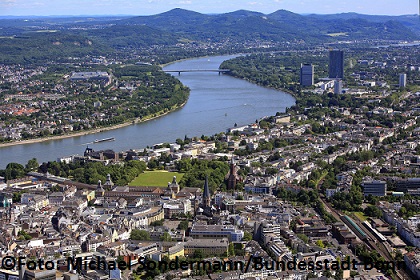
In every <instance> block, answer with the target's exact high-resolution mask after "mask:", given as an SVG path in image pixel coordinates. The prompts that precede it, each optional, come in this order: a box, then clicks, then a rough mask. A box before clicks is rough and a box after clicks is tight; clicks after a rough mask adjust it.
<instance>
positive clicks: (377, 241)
mask: <svg viewBox="0 0 420 280" xmlns="http://www.w3.org/2000/svg"><path fill="white" fill-rule="evenodd" d="M319 199H320V201H321V202H322V204H323V205H324V208H325V209H326V210H327V211H328V212H329V213H331V214H332V215H333V216H334V217H335V218H336V219H337V220H338V221H340V220H343V219H345V220H347V221H348V222H349V223H350V221H352V222H353V223H354V225H356V226H357V227H355V229H353V228H351V227H352V226H349V227H350V228H351V230H352V231H353V232H354V233H355V234H356V236H358V237H359V239H360V240H361V241H363V242H364V243H365V244H366V245H367V246H368V248H369V249H370V250H375V251H376V252H378V253H379V255H380V256H382V257H383V258H384V259H385V260H386V261H387V262H394V261H395V259H394V258H393V256H392V255H391V253H390V252H389V251H388V249H387V248H386V246H385V244H384V240H383V239H382V238H378V237H377V236H375V235H374V234H373V233H372V232H371V231H369V230H365V231H364V230H362V228H363V227H362V222H361V221H360V220H359V219H358V218H357V217H356V219H355V220H354V221H353V220H352V219H351V218H350V217H348V216H346V215H344V214H343V213H342V212H341V211H338V210H335V209H334V208H333V207H331V205H329V204H328V203H327V202H326V201H324V200H323V199H322V198H319ZM343 217H348V218H343ZM346 224H347V223H346ZM356 228H358V230H357V229H356ZM395 275H396V276H397V277H398V279H400V280H408V279H413V278H412V276H411V275H409V274H408V273H407V272H406V271H404V270H402V269H400V270H396V271H395Z"/></svg>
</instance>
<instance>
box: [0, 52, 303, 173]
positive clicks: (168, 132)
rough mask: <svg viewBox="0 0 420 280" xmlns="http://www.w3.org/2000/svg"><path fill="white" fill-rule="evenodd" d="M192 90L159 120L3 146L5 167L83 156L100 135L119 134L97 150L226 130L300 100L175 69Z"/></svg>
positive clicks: (189, 66) (211, 63) (212, 61)
mask: <svg viewBox="0 0 420 280" xmlns="http://www.w3.org/2000/svg"><path fill="white" fill-rule="evenodd" d="M233 57H235V56H215V57H208V58H197V59H190V60H185V61H181V62H176V63H173V64H170V65H168V66H166V67H165V68H164V70H204V69H218V68H219V66H220V64H221V63H222V62H223V61H225V60H228V59H231V58H233ZM173 75H174V76H176V77H177V78H178V79H179V80H180V81H181V82H182V83H183V84H184V85H186V86H188V87H189V88H190V89H191V93H190V98H189V100H188V102H187V103H186V104H185V106H184V107H183V108H181V109H178V110H177V111H175V112H172V113H170V114H168V115H165V116H162V117H160V118H157V119H154V120H150V121H147V122H144V123H138V124H133V125H130V126H126V127H123V128H119V129H115V130H109V131H104V132H100V133H96V134H90V135H84V136H76V137H71V138H66V139H59V140H50V141H45V142H41V143H34V144H25V145H15V146H9V147H3V148H0V168H5V167H6V165H7V164H8V163H9V162H18V163H21V164H25V163H26V162H27V161H28V160H29V159H31V158H34V157H35V158H37V159H38V162H40V163H41V162H44V161H51V160H56V159H57V158H59V157H63V156H69V155H75V154H79V155H81V154H83V152H84V150H85V148H86V146H87V143H91V142H93V141H95V139H103V138H108V137H115V141H113V142H102V143H96V144H89V147H91V148H93V149H94V150H101V149H113V150H114V151H125V150H128V149H143V148H145V147H146V146H151V145H153V144H156V143H162V142H175V140H176V139H177V138H182V139H183V138H184V136H185V135H187V136H188V137H193V136H201V135H203V134H204V135H213V134H215V133H219V132H224V131H226V129H227V128H229V127H233V125H234V124H235V123H237V124H238V125H239V126H240V125H246V124H249V123H252V122H255V120H256V119H259V118H262V117H264V116H272V115H275V113H276V112H284V111H285V109H286V108H287V107H290V106H292V105H294V104H295V99H294V98H293V97H292V96H291V95H289V94H287V93H284V92H281V91H276V90H272V89H267V88H263V87H260V86H257V85H254V84H251V83H249V82H246V81H244V80H241V79H237V78H233V77H230V76H228V75H223V74H222V75H219V74H218V73H217V72H187V73H181V75H178V73H173Z"/></svg>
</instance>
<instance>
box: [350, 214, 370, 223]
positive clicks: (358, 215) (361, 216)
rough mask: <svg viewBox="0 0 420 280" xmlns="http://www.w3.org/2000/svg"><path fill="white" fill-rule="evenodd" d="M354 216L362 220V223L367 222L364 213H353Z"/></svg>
mask: <svg viewBox="0 0 420 280" xmlns="http://www.w3.org/2000/svg"><path fill="white" fill-rule="evenodd" d="M353 214H354V215H355V216H356V217H357V218H359V220H361V221H362V222H364V221H366V220H367V218H368V217H367V216H365V214H363V212H353Z"/></svg>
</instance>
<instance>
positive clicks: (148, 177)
mask: <svg viewBox="0 0 420 280" xmlns="http://www.w3.org/2000/svg"><path fill="white" fill-rule="evenodd" d="M174 176H176V181H177V182H178V183H179V181H181V179H182V176H184V174H183V173H178V172H168V171H145V172H144V173H142V174H140V175H139V176H137V178H135V179H134V180H133V181H131V182H130V183H129V184H128V185H129V186H133V187H134V186H141V187H167V186H168V182H172V178H173V177H174Z"/></svg>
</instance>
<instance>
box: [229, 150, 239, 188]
mask: <svg viewBox="0 0 420 280" xmlns="http://www.w3.org/2000/svg"><path fill="white" fill-rule="evenodd" d="M229 167H230V170H229V176H228V178H227V189H228V190H232V191H234V190H235V187H236V182H237V181H238V174H237V170H236V166H235V160H234V158H233V156H232V159H231V161H230V166H229Z"/></svg>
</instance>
